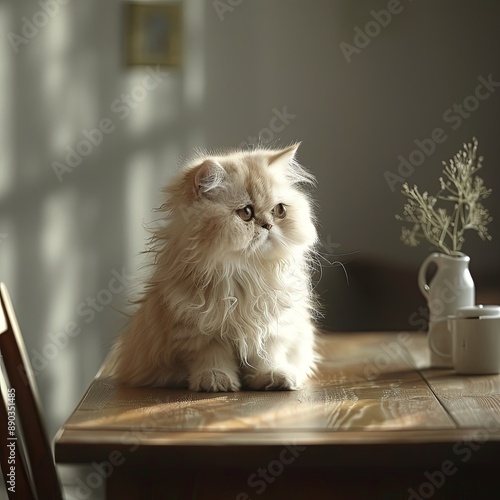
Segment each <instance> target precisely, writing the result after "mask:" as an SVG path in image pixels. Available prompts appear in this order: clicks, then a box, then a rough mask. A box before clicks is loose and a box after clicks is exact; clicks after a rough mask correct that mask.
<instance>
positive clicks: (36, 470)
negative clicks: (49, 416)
mask: <svg viewBox="0 0 500 500" xmlns="http://www.w3.org/2000/svg"><path fill="white" fill-rule="evenodd" d="M0 353H1V355H2V359H3V367H4V370H5V373H6V375H7V380H6V379H5V376H4V371H2V370H0V385H1V389H2V394H1V397H0V399H1V402H0V466H1V469H2V474H3V477H4V480H5V485H6V487H7V493H8V496H9V498H22V499H26V500H31V499H33V500H36V499H37V498H38V499H39V500H42V499H43V500H46V499H47V500H59V499H62V498H63V496H62V492H61V486H60V483H59V478H58V475H57V470H56V467H55V464H54V458H53V455H52V450H51V446H50V444H49V441H48V438H47V435H46V433H45V427H44V424H43V419H42V412H41V406H40V401H39V396H38V390H37V387H36V384H35V379H34V376H33V372H32V370H31V365H30V362H29V358H28V354H27V352H26V347H25V345H24V341H23V338H22V335H21V331H20V329H19V325H18V323H17V319H16V316H15V314H14V309H13V307H12V303H11V300H10V297H9V294H8V292H7V288H6V287H5V285H4V284H3V283H0ZM12 471H13V472H14V475H13V473H12ZM13 477H14V478H15V479H14V481H13V480H12V479H13ZM13 484H15V492H13V491H12V489H13V488H12V485H13Z"/></svg>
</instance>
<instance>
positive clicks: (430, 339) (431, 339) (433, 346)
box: [427, 320, 453, 359]
mask: <svg viewBox="0 0 500 500" xmlns="http://www.w3.org/2000/svg"><path fill="white" fill-rule="evenodd" d="M444 321H445V323H446V326H447V328H448V330H449V323H448V322H446V320H444ZM434 332H435V329H433V328H429V333H428V334H427V342H428V344H429V347H430V349H431V351H432V352H433V353H434V354H437V355H438V356H441V357H442V358H445V359H451V358H452V357H453V352H443V351H441V349H438V348H437V347H436V344H435V343H434ZM450 333H451V332H450Z"/></svg>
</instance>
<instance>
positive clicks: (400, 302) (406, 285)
mask: <svg viewBox="0 0 500 500" xmlns="http://www.w3.org/2000/svg"><path fill="white" fill-rule="evenodd" d="M344 265H345V271H344V269H343V268H342V267H341V266H340V265H338V266H334V268H332V269H329V270H328V272H324V273H323V277H322V279H321V280H320V282H319V283H318V286H317V292H318V294H319V296H320V300H321V299H322V298H323V300H321V302H322V304H323V306H324V310H327V311H328V314H327V315H326V317H325V318H324V319H323V320H322V321H321V326H322V328H324V329H326V330H331V331H382V330H388V331H417V330H419V331H425V330H427V323H428V318H429V311H428V309H427V305H426V300H425V298H424V296H423V295H422V294H421V293H420V290H419V288H418V284H417V275H418V266H416V267H415V266H413V265H406V266H405V265H400V264H394V263H391V262H387V261H383V260H381V259H376V258H370V257H359V258H354V259H353V260H352V261H350V262H347V263H345V264H344ZM433 272H434V270H433V269H432V268H431V269H430V272H429V279H432V273H433ZM346 273H347V279H346ZM471 273H472V277H473V279H474V283H475V286H476V303H478V304H500V285H499V284H498V280H495V276H493V275H492V274H491V273H485V272H476V271H474V268H473V267H472V268H471ZM326 297H328V303H325V300H326Z"/></svg>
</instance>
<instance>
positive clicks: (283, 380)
mask: <svg viewBox="0 0 500 500" xmlns="http://www.w3.org/2000/svg"><path fill="white" fill-rule="evenodd" d="M246 382H247V385H248V387H249V388H250V389H256V390H261V391H262V390H265V391H296V390H297V389H300V387H299V384H298V383H297V377H296V376H295V375H294V374H292V373H289V372H286V371H282V370H273V371H270V372H266V373H262V374H259V375H256V376H254V377H249V378H247V380H246Z"/></svg>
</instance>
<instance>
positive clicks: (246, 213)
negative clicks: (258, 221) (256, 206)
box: [236, 205, 254, 222]
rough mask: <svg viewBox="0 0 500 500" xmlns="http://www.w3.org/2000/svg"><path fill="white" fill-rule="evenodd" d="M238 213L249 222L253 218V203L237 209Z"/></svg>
mask: <svg viewBox="0 0 500 500" xmlns="http://www.w3.org/2000/svg"><path fill="white" fill-rule="evenodd" d="M236 213H237V214H238V215H239V216H240V217H241V219H243V220H244V221H245V222H249V221H251V220H252V219H253V216H254V214H253V207H252V205H246V206H245V207H243V208H240V209H238V210H236Z"/></svg>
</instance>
